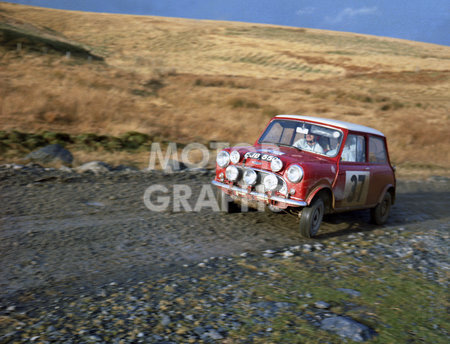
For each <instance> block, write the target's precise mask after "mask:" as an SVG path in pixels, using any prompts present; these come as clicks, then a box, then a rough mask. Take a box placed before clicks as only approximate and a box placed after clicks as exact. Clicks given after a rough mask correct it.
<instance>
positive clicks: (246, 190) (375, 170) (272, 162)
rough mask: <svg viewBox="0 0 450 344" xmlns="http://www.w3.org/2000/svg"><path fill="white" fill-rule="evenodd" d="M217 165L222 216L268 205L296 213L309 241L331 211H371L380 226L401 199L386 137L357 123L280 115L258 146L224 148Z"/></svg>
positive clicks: (278, 209) (303, 233) (269, 126)
mask: <svg viewBox="0 0 450 344" xmlns="http://www.w3.org/2000/svg"><path fill="white" fill-rule="evenodd" d="M216 163H217V165H216V177H215V179H214V180H213V181H212V183H213V184H214V185H215V186H217V187H218V200H219V204H220V207H221V210H222V211H226V212H232V211H235V210H237V209H239V207H242V206H243V205H246V206H247V205H248V206H250V207H256V208H258V207H260V206H261V205H262V204H263V205H265V206H268V207H269V209H271V210H272V211H281V210H284V211H288V212H294V213H296V214H298V216H299V218H300V224H299V227H300V233H301V234H302V235H303V236H305V237H308V238H309V237H313V236H315V235H316V234H317V233H318V231H319V227H320V224H321V222H322V218H323V215H324V214H326V213H332V212H341V211H348V210H356V209H370V214H371V219H372V221H373V222H374V223H376V224H379V225H381V224H383V223H384V222H386V220H387V218H388V215H389V211H390V208H391V205H392V204H393V203H394V201H395V173H394V168H393V167H392V165H391V163H390V160H389V154H388V150H387V145H386V138H385V136H384V135H383V134H382V133H381V132H379V131H378V130H375V129H372V128H369V127H365V126H362V125H358V124H352V123H347V122H342V121H338V120H333V119H325V118H316V117H309V116H298V115H278V116H275V117H274V118H272V120H271V121H270V122H269V124H268V126H267V128H266V129H265V130H264V132H263V134H262V135H261V137H260V138H259V139H258V140H257V141H256V143H255V144H254V145H253V146H249V147H233V148H226V149H224V150H222V151H220V152H219V154H218V155H217V161H216Z"/></svg>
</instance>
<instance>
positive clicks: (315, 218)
mask: <svg viewBox="0 0 450 344" xmlns="http://www.w3.org/2000/svg"><path fill="white" fill-rule="evenodd" d="M324 212H325V204H324V202H323V199H322V198H321V197H318V198H316V199H315V200H314V201H313V202H312V203H311V204H310V205H309V206H308V207H306V208H304V209H303V210H302V213H301V216H300V234H301V235H302V236H304V237H305V238H312V237H314V236H316V235H317V233H318V232H319V228H320V224H321V223H322V219H323V214H324Z"/></svg>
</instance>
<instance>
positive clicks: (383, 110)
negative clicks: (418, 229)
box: [0, 3, 450, 171]
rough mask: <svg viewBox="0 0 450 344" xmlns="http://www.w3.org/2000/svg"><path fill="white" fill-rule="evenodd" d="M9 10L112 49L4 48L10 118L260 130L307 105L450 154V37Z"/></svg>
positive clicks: (230, 135) (189, 134) (429, 159)
mask: <svg viewBox="0 0 450 344" xmlns="http://www.w3.org/2000/svg"><path fill="white" fill-rule="evenodd" d="M0 9H1V10H2V13H3V14H4V15H8V16H9V17H11V18H17V20H20V21H21V22H24V23H26V22H29V23H32V24H33V25H36V26H39V27H43V28H50V29H51V30H54V31H56V32H58V33H59V34H61V35H64V37H67V38H68V39H70V40H71V41H73V42H79V43H80V44H82V45H83V46H87V47H90V49H91V50H92V51H93V52H94V53H96V54H98V55H100V56H102V57H104V58H105V61H106V63H99V62H90V63H88V61H86V60H81V59H73V58H72V59H67V58H65V57H64V56H60V55H57V54H46V55H45V54H41V53H36V52H28V51H27V50H26V46H25V47H24V49H23V50H21V51H16V50H5V49H1V48H0V99H1V102H0V123H1V124H0V129H19V130H23V131H26V132H32V131H40V130H54V131H61V132H68V133H84V132H97V133H108V134H112V135H120V134H121V133H124V132H127V131H132V130H135V131H140V132H144V133H147V134H150V135H152V136H157V137H160V138H161V139H169V140H174V141H177V142H185V143H187V142H190V141H200V142H207V141H209V140H219V141H228V142H250V143H251V142H253V141H254V140H255V139H256V138H257V136H258V135H259V133H260V132H261V130H262V129H263V128H264V126H265V125H266V123H267V121H268V119H269V118H270V117H271V116H272V115H274V114H276V113H277V112H278V113H298V114H308V115H317V116H323V117H331V118H336V119H341V120H347V121H351V122H356V123H359V124H364V125H368V126H372V127H375V128H377V129H379V130H381V131H382V132H384V133H385V134H386V135H387V137H388V140H389V143H390V151H391V156H392V159H393V161H394V162H395V163H396V164H401V165H404V166H423V165H426V166H431V167H432V166H435V167H436V169H437V168H438V166H441V167H442V168H443V170H444V171H446V169H448V167H450V159H449V153H448V151H449V147H450V139H449V135H448V132H449V129H450V128H449V113H450V112H449V106H450V97H449V94H450V82H449V79H450V48H449V47H444V46H438V45H432V44H425V43H417V42H408V41H402V40H395V39H388V38H378V37H370V36H363V35H354V34H347V33H337V32H329V31H320V30H312V29H294V28H287V27H275V26H269V25H253V24H245V23H230V22H210V21H196V20H184V19H173V18H172V19H169V18H157V17H142V16H141V17H138V16H123V15H109V14H108V15H106V14H93V13H81V12H68V11H56V10H48V9H40V8H35V7H26V6H19V5H12V4H6V3H1V4H0ZM124 159H125V157H124ZM441 170H442V169H441ZM441 170H439V171H441Z"/></svg>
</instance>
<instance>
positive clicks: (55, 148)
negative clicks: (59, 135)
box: [25, 143, 73, 165]
mask: <svg viewBox="0 0 450 344" xmlns="http://www.w3.org/2000/svg"><path fill="white" fill-rule="evenodd" d="M25 159H29V160H31V161H34V162H38V163H42V164H48V163H51V162H60V163H62V164H65V165H70V164H72V162H73V155H72V153H70V151H68V150H67V149H65V148H64V147H63V146H61V145H59V144H57V143H56V144H52V145H48V146H45V147H43V148H40V149H37V150H35V151H33V152H31V153H30V154H28V155H27V156H26V157H25Z"/></svg>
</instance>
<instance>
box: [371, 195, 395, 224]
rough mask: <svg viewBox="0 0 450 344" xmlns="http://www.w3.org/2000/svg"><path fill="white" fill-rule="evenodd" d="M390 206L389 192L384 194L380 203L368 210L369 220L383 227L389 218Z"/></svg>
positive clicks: (390, 197)
mask: <svg viewBox="0 0 450 344" xmlns="http://www.w3.org/2000/svg"><path fill="white" fill-rule="evenodd" d="M391 205H392V196H391V194H390V193H389V192H386V193H385V194H384V196H383V199H382V200H381V202H380V203H379V204H378V205H377V206H376V207H375V208H372V209H370V218H371V220H372V222H373V223H375V224H377V225H383V224H384V223H385V222H386V221H387V219H388V216H389V213H390V211H391Z"/></svg>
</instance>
